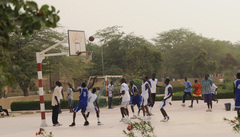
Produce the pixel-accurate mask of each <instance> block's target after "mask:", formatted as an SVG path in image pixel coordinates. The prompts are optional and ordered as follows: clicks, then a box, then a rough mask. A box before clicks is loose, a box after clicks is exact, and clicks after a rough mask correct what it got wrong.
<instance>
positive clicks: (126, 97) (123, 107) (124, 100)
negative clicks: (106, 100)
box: [114, 78, 131, 123]
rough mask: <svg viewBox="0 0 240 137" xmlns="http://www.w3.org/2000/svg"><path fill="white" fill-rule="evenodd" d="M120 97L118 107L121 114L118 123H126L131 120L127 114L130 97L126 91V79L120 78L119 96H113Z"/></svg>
mask: <svg viewBox="0 0 240 137" xmlns="http://www.w3.org/2000/svg"><path fill="white" fill-rule="evenodd" d="M118 95H121V96H122V103H121V107H120V111H121V114H122V119H121V120H120V122H122V121H123V122H124V123H128V122H129V121H130V120H131V119H130V118H129V112H128V105H129V101H130V95H129V91H128V85H127V84H126V79H125V78H122V79H121V89H120V93H119V94H114V96H118ZM125 116H126V119H125V120H124V117H125Z"/></svg>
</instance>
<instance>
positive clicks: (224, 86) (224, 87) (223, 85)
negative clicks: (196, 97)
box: [217, 83, 226, 89]
mask: <svg viewBox="0 0 240 137" xmlns="http://www.w3.org/2000/svg"><path fill="white" fill-rule="evenodd" d="M217 87H218V88H222V89H226V85H225V84H223V83H222V84H217Z"/></svg>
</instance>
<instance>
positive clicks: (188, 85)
mask: <svg viewBox="0 0 240 137" xmlns="http://www.w3.org/2000/svg"><path fill="white" fill-rule="evenodd" d="M184 85H185V90H184V94H183V97H182V107H185V98H186V96H187V95H189V96H190V97H191V98H192V84H191V82H190V81H188V78H187V77H185V82H184Z"/></svg>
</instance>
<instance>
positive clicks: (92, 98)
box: [86, 88, 103, 125]
mask: <svg viewBox="0 0 240 137" xmlns="http://www.w3.org/2000/svg"><path fill="white" fill-rule="evenodd" d="M96 91H97V90H96V88H93V90H92V92H91V91H88V106H87V110H86V112H87V118H88V117H89V114H90V112H92V113H94V112H96V115H97V120H98V125H103V124H102V123H101V122H100V118H99V113H100V109H99V106H98V103H97V98H98V96H97V95H96V94H95V93H96ZM94 102H95V103H96V106H97V108H96V106H94V104H93V103H94Z"/></svg>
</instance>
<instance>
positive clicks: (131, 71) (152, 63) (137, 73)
mask: <svg viewBox="0 0 240 137" xmlns="http://www.w3.org/2000/svg"><path fill="white" fill-rule="evenodd" d="M162 63H163V58H162V53H161V51H160V50H156V49H155V50H154V49H151V48H150V47H148V46H146V45H145V46H143V47H141V48H131V49H130V50H129V51H128V52H127V55H126V72H127V74H128V76H129V77H130V78H138V77H142V76H145V75H147V76H151V74H152V73H153V72H155V73H159V72H160V69H161V66H162Z"/></svg>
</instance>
